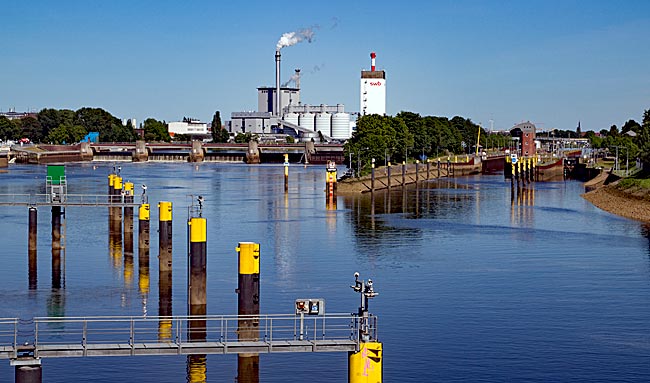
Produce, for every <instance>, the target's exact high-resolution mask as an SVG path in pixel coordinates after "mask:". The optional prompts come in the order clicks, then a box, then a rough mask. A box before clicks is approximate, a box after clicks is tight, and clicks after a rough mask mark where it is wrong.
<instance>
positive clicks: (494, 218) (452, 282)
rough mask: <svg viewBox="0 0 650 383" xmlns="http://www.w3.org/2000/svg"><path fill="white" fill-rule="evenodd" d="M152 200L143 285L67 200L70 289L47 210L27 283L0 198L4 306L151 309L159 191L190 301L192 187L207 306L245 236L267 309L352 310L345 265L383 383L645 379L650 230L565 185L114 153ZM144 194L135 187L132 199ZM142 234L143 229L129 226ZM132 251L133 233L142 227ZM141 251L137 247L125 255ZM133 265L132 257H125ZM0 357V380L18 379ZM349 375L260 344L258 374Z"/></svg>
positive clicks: (218, 295) (336, 357) (93, 215)
mask: <svg viewBox="0 0 650 383" xmlns="http://www.w3.org/2000/svg"><path fill="white" fill-rule="evenodd" d="M121 166H122V176H123V177H124V179H125V180H130V181H132V182H134V183H135V184H136V193H137V194H138V195H139V194H140V187H139V185H140V184H142V183H145V184H147V186H148V189H147V194H148V195H149V202H150V203H151V205H152V217H151V228H152V232H151V249H152V251H151V289H150V291H149V292H148V294H146V295H143V294H141V293H140V291H139V288H138V281H137V271H136V273H135V277H134V276H132V275H130V274H129V273H125V272H124V263H123V260H121V259H115V258H114V257H112V256H111V252H110V250H109V239H108V228H107V226H108V213H107V209H106V208H81V207H77V208H74V207H70V208H68V209H67V211H66V217H67V219H66V222H67V228H66V230H67V251H66V261H65V274H64V288H63V289H53V288H52V280H51V274H50V273H51V271H50V270H51V259H50V226H49V221H50V213H49V209H46V208H41V209H40V211H39V217H38V218H39V233H38V288H37V289H35V290H29V289H28V268H27V260H28V257H27V208H25V207H0V233H1V234H0V239H1V243H2V251H1V254H2V267H0V298H1V302H2V305H1V306H0V317H20V318H23V319H28V318H31V317H34V316H48V315H65V316H89V315H93V316H96V315H157V313H158V312H157V310H158V296H157V294H158V289H157V288H156V287H157V275H158V273H157V261H156V255H157V248H158V247H157V246H158V244H157V242H158V241H157V233H156V229H157V217H158V214H157V211H156V203H157V202H158V201H171V202H172V203H173V205H174V223H173V227H174V264H173V268H174V271H173V286H174V287H173V297H172V302H173V313H174V314H178V315H184V314H186V312H187V309H186V307H187V306H186V304H187V302H186V294H187V292H186V289H185V286H186V284H187V280H186V268H187V263H186V256H185V254H186V252H187V250H186V218H187V206H188V205H189V203H190V199H191V198H190V197H189V195H203V196H204V198H205V207H204V214H203V215H204V217H206V218H207V221H208V238H207V240H208V266H207V269H208V274H207V280H208V292H207V294H208V304H207V307H208V313H209V314H235V313H236V312H237V295H236V293H235V292H234V290H235V288H236V287H237V253H236V251H235V247H236V245H237V243H238V242H245V241H252V242H258V243H260V245H261V274H260V275H261V312H262V313H291V312H292V310H293V301H294V300H295V299H296V298H303V297H318V298H324V299H325V300H326V305H327V306H326V307H327V310H328V312H354V311H356V308H357V306H358V302H359V297H358V295H357V294H356V293H354V292H353V291H352V289H350V288H349V285H350V284H352V283H353V281H354V277H353V273H354V272H355V271H358V272H359V273H360V274H361V278H364V279H367V278H372V279H373V281H374V286H375V288H376V290H377V291H378V292H379V296H378V297H377V298H375V299H373V300H372V301H371V302H370V311H371V312H372V313H374V314H375V315H377V316H378V317H379V322H378V328H379V338H380V340H381V341H382V342H383V344H384V365H383V366H384V381H386V382H428V381H441V382H453V381H463V382H464V381H485V382H500V381H529V382H548V381H574V382H580V381H582V382H594V381H603V382H605V381H607V382H609V381H648V380H649V379H650V363H648V360H649V358H650V330H649V328H650V326H648V325H647V322H648V321H649V319H648V318H650V250H649V239H648V238H649V237H650V235H649V234H648V233H649V232H650V230H649V229H648V228H647V227H645V226H644V225H643V224H640V223H638V222H635V221H631V220H627V219H623V218H619V217H617V216H614V215H611V214H609V213H606V212H603V211H601V210H599V209H597V208H595V207H593V206H592V205H591V204H589V203H588V202H586V201H584V200H583V199H582V198H581V197H580V193H581V192H582V191H583V187H582V184H581V183H579V182H575V181H566V182H557V183H538V184H534V185H531V186H529V188H528V189H526V190H523V191H522V192H521V193H515V195H514V199H513V198H512V194H511V190H510V184H509V183H506V182H504V181H503V177H502V176H476V177H467V178H459V179H451V180H447V179H443V180H441V181H432V182H430V183H424V184H423V185H422V186H421V187H420V188H419V189H416V188H409V189H408V190H406V191H402V190H401V189H399V188H393V190H392V192H391V193H390V195H388V194H387V193H385V192H384V193H376V195H375V196H374V199H373V198H371V196H370V195H363V196H360V197H339V198H338V200H337V206H336V210H328V209H327V208H326V200H325V195H324V193H323V190H324V179H325V170H324V168H323V167H320V166H319V167H311V166H310V167H307V168H304V167H302V166H291V167H290V176H289V192H288V193H287V194H285V192H284V180H283V168H282V166H278V165H268V166H267V165H260V166H247V165H242V164H200V165H192V164H169V163H155V164H154V163H145V164H131V163H125V164H121ZM111 169H112V164H97V163H95V164H69V165H67V169H66V171H67V178H68V184H69V187H68V192H69V193H74V194H105V193H106V188H107V177H106V176H107V175H108V173H109V172H110V170H111ZM45 173H46V168H45V167H44V166H24V165H13V166H12V167H10V168H9V171H8V172H6V173H0V194H7V193H42V192H43V191H44V186H45V182H44V180H45ZM136 200H138V197H136ZM136 233H137V225H136ZM136 248H137V241H136ZM135 257H136V264H137V251H136V255H135ZM136 268H137V267H136ZM186 368H187V366H186V358H185V357H182V356H166V357H111V358H69V359H65V358H62V359H45V360H44V361H43V376H44V381H46V382H76V381H78V382H82V381H93V382H120V381H124V382H131V381H151V382H153V381H156V382H184V381H186V378H187V371H186ZM13 373H14V372H13V367H10V366H9V362H8V361H0V381H12V380H13ZM236 376H237V357H236V356H232V355H228V356H224V355H212V356H208V358H207V381H209V382H233V381H235V379H236ZM306 380H309V381H313V382H331V381H338V382H345V381H347V355H346V354H344V353H325V354H320V353H313V354H312V353H303V354H283V355H277V354H272V355H271V354H263V355H261V356H260V381H263V382H286V381H306Z"/></svg>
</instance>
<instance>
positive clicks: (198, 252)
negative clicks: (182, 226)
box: [187, 197, 207, 383]
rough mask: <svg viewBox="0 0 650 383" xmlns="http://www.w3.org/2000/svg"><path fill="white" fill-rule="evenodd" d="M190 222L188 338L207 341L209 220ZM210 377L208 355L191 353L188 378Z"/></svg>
mask: <svg viewBox="0 0 650 383" xmlns="http://www.w3.org/2000/svg"><path fill="white" fill-rule="evenodd" d="M199 198H200V197H199ZM201 205H202V203H201V202H199V209H201ZM199 212H200V210H199ZM187 224H188V229H189V262H188V265H189V270H188V274H189V275H188V286H187V291H188V295H189V296H188V299H187V301H188V302H189V307H188V315H189V316H190V318H191V319H190V320H189V323H188V334H187V337H188V339H189V341H190V342H203V341H205V339H206V321H205V315H206V314H207V306H206V305H207V283H206V271H207V221H206V219H205V218H202V217H192V218H190V219H189V221H188V223H187ZM194 316H200V318H195V317H194ZM206 379H207V376H206V355H205V354H193V355H188V356H187V381H188V382H190V383H201V382H205V381H206Z"/></svg>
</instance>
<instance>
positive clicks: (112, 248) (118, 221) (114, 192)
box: [108, 174, 122, 269]
mask: <svg viewBox="0 0 650 383" xmlns="http://www.w3.org/2000/svg"><path fill="white" fill-rule="evenodd" d="M111 176H112V177H111ZM111 180H112V189H111V195H110V196H109V197H110V201H111V204H119V203H120V202H121V200H122V178H121V177H120V176H118V175H115V174H111V175H110V176H109V182H111ZM108 210H109V226H108V246H109V254H110V256H111V262H112V264H113V267H114V268H115V269H119V268H120V267H121V264H122V207H121V206H117V205H113V206H111V207H109V208H108Z"/></svg>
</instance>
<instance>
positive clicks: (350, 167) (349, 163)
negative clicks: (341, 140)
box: [348, 152, 354, 173]
mask: <svg viewBox="0 0 650 383" xmlns="http://www.w3.org/2000/svg"><path fill="white" fill-rule="evenodd" d="M352 154H354V153H352V152H350V162H348V169H350V170H352ZM350 173H352V172H350Z"/></svg>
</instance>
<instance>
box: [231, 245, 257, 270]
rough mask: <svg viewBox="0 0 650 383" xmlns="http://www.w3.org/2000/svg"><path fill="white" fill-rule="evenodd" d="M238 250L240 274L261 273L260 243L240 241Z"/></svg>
mask: <svg viewBox="0 0 650 383" xmlns="http://www.w3.org/2000/svg"><path fill="white" fill-rule="evenodd" d="M236 250H237V252H238V253H239V274H259V273H260V244H259V243H254V242H239V245H238V246H237V248H236Z"/></svg>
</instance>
